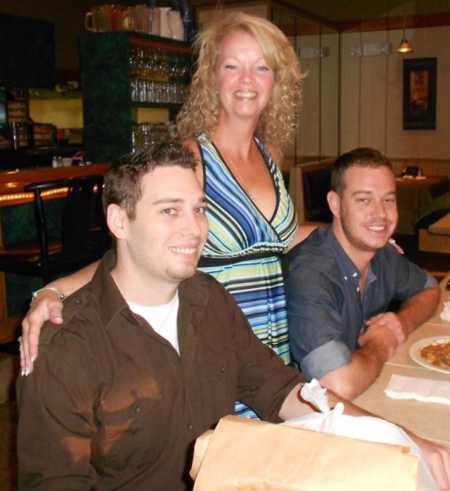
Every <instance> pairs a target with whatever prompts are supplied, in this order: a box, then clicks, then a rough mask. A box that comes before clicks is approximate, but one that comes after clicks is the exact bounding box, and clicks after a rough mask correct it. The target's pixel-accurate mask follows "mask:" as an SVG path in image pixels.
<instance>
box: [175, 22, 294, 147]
mask: <svg viewBox="0 0 450 491" xmlns="http://www.w3.org/2000/svg"><path fill="white" fill-rule="evenodd" d="M236 31H243V32H245V33H247V34H250V35H251V36H253V37H254V38H255V39H256V41H257V42H258V44H259V46H260V47H261V50H262V52H263V55H264V58H265V60H266V63H267V64H268V66H269V67H270V68H271V69H272V70H273V72H274V76H275V82H276V83H275V85H274V91H273V94H272V97H271V98H270V100H269V102H268V104H267V106H266V108H265V109H264V111H263V113H262V114H261V117H260V119H259V122H258V126H257V128H256V132H255V134H256V136H257V137H258V138H259V139H261V140H262V141H263V142H264V143H265V144H266V145H269V146H272V147H273V148H276V149H278V150H279V151H282V149H283V147H284V146H285V145H286V144H287V143H288V142H289V140H290V139H291V138H292V135H293V132H294V129H295V127H296V124H297V119H298V113H299V111H300V107H301V81H302V79H303V75H302V74H301V72H300V64H299V61H298V58H297V56H296V54H295V51H294V49H293V48H292V46H291V44H290V43H289V41H288V40H287V38H286V36H285V35H284V34H283V33H282V32H281V31H280V29H278V27H276V26H275V25H274V24H272V23H271V22H269V21H268V20H266V19H263V18H261V17H255V16H252V15H247V14H244V13H243V12H232V13H230V14H227V15H226V16H224V17H223V18H221V19H219V20H218V21H216V22H213V23H211V24H210V25H209V26H207V27H206V29H205V30H203V31H202V32H201V33H200V34H199V36H198V37H197V39H196V41H195V43H194V50H195V51H196V53H197V54H198V59H197V67H196V71H195V73H194V76H193V79H192V84H191V87H190V90H189V94H188V97H187V100H186V102H185V104H184V106H183V108H182V109H181V111H180V113H179V115H178V118H177V130H178V134H179V136H180V137H181V138H182V139H188V138H195V137H196V136H198V135H199V134H200V133H207V134H210V133H211V132H212V131H213V130H214V129H215V128H216V126H217V124H218V118H219V109H220V103H219V96H218V92H217V88H216V84H215V70H216V66H217V60H218V57H219V53H220V45H221V43H222V41H223V40H224V38H225V37H226V36H228V35H229V34H231V33H234V32H236Z"/></svg>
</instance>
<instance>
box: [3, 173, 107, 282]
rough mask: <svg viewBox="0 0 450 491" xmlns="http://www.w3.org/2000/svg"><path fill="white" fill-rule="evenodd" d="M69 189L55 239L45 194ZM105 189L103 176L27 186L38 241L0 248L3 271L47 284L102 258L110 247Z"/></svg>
mask: <svg viewBox="0 0 450 491" xmlns="http://www.w3.org/2000/svg"><path fill="white" fill-rule="evenodd" d="M66 187H67V189H68V191H67V196H66V197H65V199H64V204H63V211H62V218H61V223H60V224H59V227H57V228H59V230H57V231H56V232H57V234H56V235H57V236H56V237H52V236H51V234H50V231H49V226H48V225H49V217H48V213H47V210H46V200H44V198H43V194H45V193H47V192H49V191H52V190H55V189H61V188H66ZM102 190H103V176H101V175H94V176H87V177H79V178H74V179H65V180H58V181H47V182H39V183H36V184H29V185H27V186H25V191H26V192H32V193H33V194H34V211H35V221H36V234H35V236H36V237H37V240H36V241H34V242H31V244H30V243H29V244H18V245H16V246H13V247H9V248H3V249H0V271H3V272H6V273H15V274H18V275H26V276H37V277H40V278H42V280H43V281H44V283H47V282H48V281H50V280H52V279H54V278H56V277H58V276H62V275H64V274H67V273H70V272H73V271H76V270H78V269H80V268H81V267H83V266H85V265H87V264H89V263H91V262H93V261H95V260H96V259H99V258H100V257H101V256H102V254H103V253H104V252H105V250H106V249H107V248H108V247H109V235H108V233H107V229H106V225H105V221H104V217H103V211H102V204H101V196H102ZM30 235H31V234H30Z"/></svg>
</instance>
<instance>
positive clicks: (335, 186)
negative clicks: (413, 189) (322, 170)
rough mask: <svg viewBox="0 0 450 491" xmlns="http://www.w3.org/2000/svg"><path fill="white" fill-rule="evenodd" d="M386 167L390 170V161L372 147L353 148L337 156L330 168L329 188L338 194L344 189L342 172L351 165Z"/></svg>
mask: <svg viewBox="0 0 450 491" xmlns="http://www.w3.org/2000/svg"><path fill="white" fill-rule="evenodd" d="M355 166H358V167H372V168H377V167H387V168H389V169H391V171H392V164H391V163H390V161H389V160H388V159H387V158H386V157H385V156H384V155H383V154H382V153H381V152H379V151H378V150H375V149H373V148H366V147H361V148H355V149H354V150H351V151H350V152H347V153H343V154H342V155H341V156H340V157H338V158H337V159H336V161H335V163H334V165H333V167H332V169H331V189H332V190H333V191H335V192H336V193H338V194H340V193H342V191H343V190H344V174H345V172H346V171H347V170H348V169H350V168H351V167H355Z"/></svg>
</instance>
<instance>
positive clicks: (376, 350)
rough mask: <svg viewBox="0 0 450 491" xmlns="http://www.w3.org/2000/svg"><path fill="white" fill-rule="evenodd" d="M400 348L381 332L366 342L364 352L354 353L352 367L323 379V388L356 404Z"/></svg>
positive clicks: (362, 349) (321, 381) (389, 332)
mask: <svg viewBox="0 0 450 491" xmlns="http://www.w3.org/2000/svg"><path fill="white" fill-rule="evenodd" d="M397 345H398V343H397V340H396V338H395V336H394V335H393V334H392V332H391V331H389V330H388V329H387V328H380V329H377V331H374V332H373V334H371V336H370V337H367V338H366V340H365V344H364V345H363V346H361V348H359V349H358V350H357V351H355V352H353V353H352V358H351V361H350V363H349V364H347V365H345V366H343V367H340V368H337V369H335V370H332V371H330V372H328V373H327V374H326V375H324V376H323V377H322V378H321V379H320V383H321V385H322V386H323V387H326V388H328V389H330V390H332V391H333V392H334V393H335V394H337V395H338V396H340V397H342V398H344V399H348V400H352V399H353V398H355V397H356V396H357V395H359V394H361V393H362V392H364V391H365V390H366V389H367V388H368V387H369V386H370V385H372V384H373V382H375V380H376V379H377V377H378V375H379V374H380V372H381V369H382V368H383V365H384V363H385V362H386V361H387V360H388V359H389V358H390V357H391V356H392V355H393V354H394V352H395V349H396V348H397Z"/></svg>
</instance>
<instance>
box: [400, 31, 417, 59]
mask: <svg viewBox="0 0 450 491" xmlns="http://www.w3.org/2000/svg"><path fill="white" fill-rule="evenodd" d="M413 51H414V50H413V48H412V46H411V43H410V42H409V41H408V40H407V39H406V36H405V31H403V37H402V40H401V41H400V44H399V46H398V48H397V53H401V54H402V55H404V54H406V53H412V52H413Z"/></svg>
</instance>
